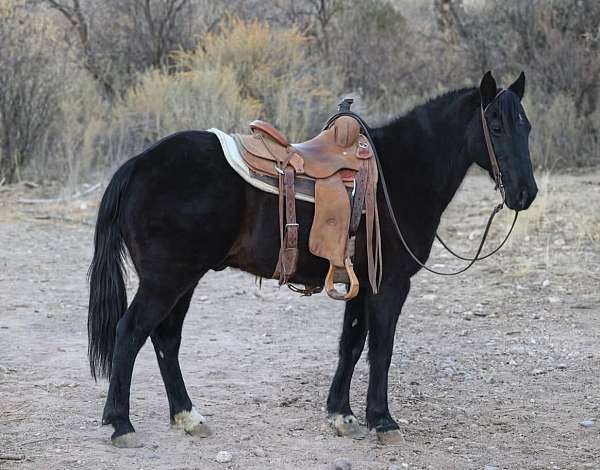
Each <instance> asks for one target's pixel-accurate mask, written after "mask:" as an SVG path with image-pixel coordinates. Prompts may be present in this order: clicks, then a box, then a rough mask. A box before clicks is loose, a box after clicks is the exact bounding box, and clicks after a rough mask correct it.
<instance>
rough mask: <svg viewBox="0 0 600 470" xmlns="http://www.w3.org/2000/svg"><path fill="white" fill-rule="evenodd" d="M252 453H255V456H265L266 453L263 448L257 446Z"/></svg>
mask: <svg viewBox="0 0 600 470" xmlns="http://www.w3.org/2000/svg"><path fill="white" fill-rule="evenodd" d="M252 453H253V454H254V455H256V456H257V457H265V456H266V455H267V453H266V452H265V450H264V449H262V448H260V447H257V448H256V449H253V450H252Z"/></svg>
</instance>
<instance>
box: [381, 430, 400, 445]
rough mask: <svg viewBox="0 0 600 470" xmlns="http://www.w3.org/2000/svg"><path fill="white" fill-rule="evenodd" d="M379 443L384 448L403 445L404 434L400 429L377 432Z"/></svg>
mask: <svg viewBox="0 0 600 470" xmlns="http://www.w3.org/2000/svg"><path fill="white" fill-rule="evenodd" d="M377 442H378V443H379V444H381V445H382V446H397V445H400V444H402V434H401V433H400V430H399V429H392V430H391V431H385V432H377Z"/></svg>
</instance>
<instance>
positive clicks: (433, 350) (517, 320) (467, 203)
mask: <svg viewBox="0 0 600 470" xmlns="http://www.w3.org/2000/svg"><path fill="white" fill-rule="evenodd" d="M538 182H539V183H540V186H541V193H540V197H539V198H538V200H537V201H536V203H535V205H534V207H533V208H532V209H531V210H530V211H529V213H528V214H523V217H522V218H521V220H520V221H519V224H518V228H517V233H516V234H515V236H514V238H513V239H512V241H511V242H510V244H509V246H508V247H507V248H506V249H505V250H503V251H502V253H501V254H500V255H498V256H496V257H494V258H493V259H491V260H490V261H488V262H483V263H481V264H480V265H478V266H477V267H476V268H474V269H473V270H472V271H469V272H468V273H467V274H464V275H462V276H459V277H456V278H440V277H435V276H433V275H430V274H427V273H421V274H419V275H418V276H416V277H415V278H414V282H413V288H412V292H411V295H410V297H409V300H408V301H407V304H406V306H405V308H404V311H403V314H402V316H401V318H400V321H399V324H398V329H397V333H396V345H395V349H394V356H393V360H392V362H393V364H392V367H391V370H390V390H389V391H390V408H391V410H392V413H393V415H394V416H395V417H396V419H397V420H399V422H400V423H401V428H402V435H403V439H404V442H403V443H402V444H401V445H400V446H397V447H381V446H378V445H377V443H376V439H375V436H374V434H371V435H370V436H368V437H367V438H366V439H364V440H362V441H352V440H348V439H344V438H339V437H335V436H334V434H333V432H332V430H331V429H330V428H329V426H328V424H327V420H326V416H325V412H324V405H325V400H326V397H327V391H328V387H329V384H330V380H331V377H332V374H333V371H334V368H335V365H336V357H337V340H338V336H339V333H340V328H341V320H342V312H343V305H341V304H340V303H339V302H335V301H332V300H328V299H327V298H326V297H324V296H316V297H312V298H299V297H297V296H296V295H295V294H293V293H292V292H290V291H288V290H287V289H278V288H277V286H276V285H275V283H274V282H273V281H268V282H265V283H264V284H263V287H262V289H260V290H259V289H258V288H257V287H256V285H255V281H254V279H253V278H252V277H250V276H249V275H246V274H244V273H241V272H236V271H231V270H226V271H224V272H221V273H211V274H209V275H207V276H206V277H205V278H204V279H203V280H202V281H201V283H200V286H199V288H198V289H197V291H196V295H195V297H194V301H193V303H192V306H191V309H190V313H189V314H188V317H187V322H186V324H185V327H184V339H183V346H182V353H181V356H182V357H181V360H182V368H183V371H184V375H185V377H186V381H187V385H188V390H189V392H190V395H191V396H192V399H193V400H194V401H195V403H196V405H197V406H198V408H199V409H200V411H201V412H202V413H203V414H205V415H206V416H208V418H209V421H210V424H211V426H212V429H213V431H214V435H213V436H212V437H210V438H208V439H194V438H192V437H190V436H186V435H184V434H183V432H182V431H181V430H179V429H172V428H171V427H170V425H169V420H168V407H167V400H166V396H165V393H164V389H163V384H162V381H161V379H160V375H159V372H158V367H157V364H156V360H155V358H154V352H153V350H152V347H151V345H150V343H149V342H148V344H147V345H146V346H145V347H144V348H143V350H142V352H141V354H140V356H139V358H138V360H137V363H136V368H135V372H134V379H133V388H132V395H131V406H132V417H131V418H132V422H133V424H134V426H135V427H136V429H137V431H138V433H139V434H140V435H141V436H143V439H144V441H145V447H144V448H142V449H125V450H121V449H116V448H113V447H112V446H111V445H110V443H109V436H110V433H111V429H110V428H107V427H102V426H100V425H99V419H100V416H101V413H102V407H103V403H104V399H105V396H106V390H107V383H106V382H105V381H100V382H98V383H95V382H94V381H93V380H92V379H91V377H90V374H89V371H88V367H87V359H86V347H87V344H86V343H87V338H86V316H87V312H86V308H87V293H88V292H87V286H86V282H85V275H86V270H87V267H88V263H89V261H90V257H91V242H92V235H93V219H94V208H95V205H96V204H97V199H98V196H99V192H92V193H90V194H88V195H85V196H83V197H79V198H74V199H69V200H67V201H65V202H62V201H57V202H56V203H43V202H39V201H33V202H32V201H31V200H29V199H32V198H33V199H35V198H42V197H48V194H44V191H45V189H44V188H37V189H27V188H25V187H24V186H23V185H19V186H12V187H8V188H7V187H4V188H0V306H1V307H0V308H1V310H0V467H1V468H7V469H12V468H23V469H50V468H52V469H74V468H132V469H138V468H140V469H141V468H145V469H151V468H160V469H184V468H185V469H192V468H196V469H213V468H214V469H226V468H232V469H328V468H333V462H334V461H335V460H336V459H338V458H345V459H348V460H349V461H350V462H351V463H352V468H353V469H383V470H385V469H387V468H388V467H390V466H392V468H394V467H393V465H396V466H397V468H401V469H404V468H432V469H454V468H456V469H484V467H485V466H486V465H487V466H489V467H488V469H489V468H492V467H496V468H497V469H574V468H594V469H596V468H600V402H599V395H600V377H599V373H598V372H599V370H600V341H599V340H600V319H599V318H598V317H599V314H600V292H599V291H600V174H598V173H593V172H592V173H588V174H582V175H579V176H557V177H541V178H539V179H538ZM48 191H49V193H52V190H48ZM493 200H494V194H493V192H492V191H491V183H490V182H489V181H488V180H486V179H485V178H483V177H481V176H471V177H469V178H468V180H467V181H466V182H465V184H464V186H463V189H462V190H461V192H460V194H459V196H458V197H457V199H456V201H455V202H453V204H452V207H451V208H450V209H449V211H448V213H447V215H446V216H445V217H444V220H443V230H442V233H445V234H447V238H448V239H449V241H452V242H453V245H456V247H457V249H458V248H462V251H469V249H471V250H472V249H473V248H474V247H475V244H476V240H475V238H476V237H477V235H478V230H480V229H481V228H482V225H483V223H484V221H485V219H486V217H487V214H488V211H489V209H491V207H492V201H493ZM508 220H509V214H508V213H507V214H505V215H504V216H503V217H502V218H501V223H499V224H498V225H497V230H496V231H495V234H494V240H497V239H498V237H499V233H500V232H501V231H502V230H501V229H502V228H504V227H505V226H506V225H507V223H508ZM431 262H432V263H433V264H437V265H438V267H441V266H442V265H443V266H444V267H445V268H451V267H453V266H458V265H456V264H455V263H454V262H453V261H452V260H450V259H449V258H447V257H445V256H443V255H442V252H441V250H440V249H439V247H436V248H435V249H434V255H433V257H432V259H431ZM134 284H135V281H134V280H132V281H131V287H132V288H134V287H135V286H134ZM365 356H366V354H365V355H363V358H362V359H361V361H360V363H359V365H358V367H357V371H356V374H355V376H354V381H353V388H352V402H353V408H354V410H355V412H356V413H357V415H358V417H359V419H360V420H361V421H363V422H364V408H365V396H366V386H367V378H368V364H367V363H366V360H365ZM596 420H597V421H596ZM581 423H584V424H586V425H588V426H587V427H586V426H584V425H582V424H581ZM220 451H227V452H229V453H231V455H232V460H231V462H229V463H218V462H217V461H216V459H215V457H216V455H217V453H218V452H220ZM10 457H12V458H15V459H18V460H6V459H7V458H10Z"/></svg>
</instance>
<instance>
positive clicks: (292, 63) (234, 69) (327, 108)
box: [111, 18, 336, 159]
mask: <svg viewBox="0 0 600 470" xmlns="http://www.w3.org/2000/svg"><path fill="white" fill-rule="evenodd" d="M228 24H229V25H230V26H229V27H228V28H227V30H223V31H222V32H220V33H213V34H208V35H206V36H205V37H203V38H201V40H200V44H201V45H202V46H201V47H198V48H197V49H196V50H194V51H191V52H184V51H179V52H178V53H176V54H174V55H173V63H174V67H173V68H172V69H170V70H166V69H162V70H151V71H148V72H146V73H143V74H141V75H140V76H139V77H138V80H137V83H136V84H135V85H134V86H133V87H131V88H130V89H129V90H128V91H127V93H126V94H125V96H124V98H123V99H122V100H120V101H119V103H118V104H116V105H115V107H114V111H113V122H112V124H111V127H112V138H111V145H112V147H111V148H112V151H111V153H112V154H113V155H121V156H124V155H125V154H127V153H128V152H134V151H139V150H141V148H143V147H144V146H146V145H149V144H150V143H151V142H154V141H156V140H158V139H159V138H161V137H163V136H165V135H167V134H169V133H172V132H175V131H180V130H185V129H206V128H210V127H217V128H220V129H222V130H224V131H227V132H231V131H247V123H248V122H249V121H250V120H252V119H254V118H257V117H262V118H264V119H268V120H271V121H273V122H275V123H277V126H278V127H279V128H280V129H282V131H283V132H284V133H286V134H287V135H288V137H289V138H290V139H296V138H299V137H304V136H306V135H308V133H310V132H313V131H315V129H316V127H318V126H320V125H321V124H322V122H323V121H324V119H325V116H326V115H327V114H329V113H330V112H332V111H333V110H335V106H334V105H335V102H336V100H335V98H336V96H335V95H334V94H333V91H331V90H332V89H334V88H335V87H333V86H332V87H327V86H325V85H324V83H331V82H333V81H334V80H335V78H334V77H333V78H332V75H328V73H329V72H331V71H330V70H329V69H328V68H326V67H321V68H319V66H318V65H317V64H311V61H310V59H309V58H308V57H307V56H306V54H305V50H304V46H305V39H304V37H303V36H302V35H301V34H300V33H298V31H297V30H293V29H292V30H282V31H277V30H273V29H272V28H271V27H269V26H268V25H266V24H265V23H260V22H258V21H252V22H249V23H245V22H243V21H241V20H239V19H236V18H229V20H228ZM315 71H316V72H317V73H316V74H315ZM319 78H320V79H321V80H319ZM119 158H120V157H117V159H119Z"/></svg>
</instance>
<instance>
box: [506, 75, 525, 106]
mask: <svg viewBox="0 0 600 470" xmlns="http://www.w3.org/2000/svg"><path fill="white" fill-rule="evenodd" d="M508 89H509V90H510V91H512V92H513V93H514V94H516V95H517V96H518V97H519V99H520V100H522V99H523V95H524V94H525V72H521V75H519V78H517V79H516V80H515V82H514V83H513V84H512V85H511V86H509V87H508Z"/></svg>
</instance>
